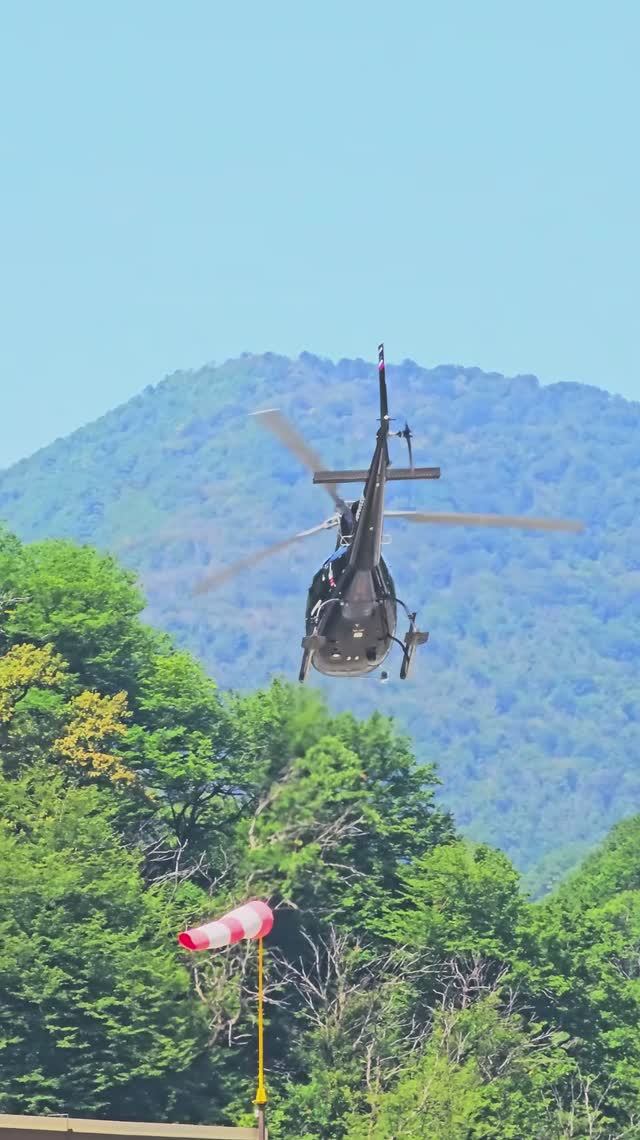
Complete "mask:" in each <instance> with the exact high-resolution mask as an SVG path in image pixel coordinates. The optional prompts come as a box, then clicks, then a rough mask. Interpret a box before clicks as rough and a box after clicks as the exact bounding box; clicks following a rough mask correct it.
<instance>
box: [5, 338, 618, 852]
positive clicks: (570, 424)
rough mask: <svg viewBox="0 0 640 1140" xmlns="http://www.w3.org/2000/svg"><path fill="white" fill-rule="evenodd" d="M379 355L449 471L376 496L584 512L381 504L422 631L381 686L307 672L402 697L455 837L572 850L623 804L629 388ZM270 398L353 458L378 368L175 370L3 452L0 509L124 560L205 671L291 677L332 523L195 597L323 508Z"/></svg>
mask: <svg viewBox="0 0 640 1140" xmlns="http://www.w3.org/2000/svg"><path fill="white" fill-rule="evenodd" d="M388 374H389V388H390V405H391V414H392V415H393V416H396V417H398V420H399V424H398V426H402V424H403V422H404V417H405V416H406V417H407V418H408V420H409V423H410V424H411V427H412V429H413V431H414V433H415V443H414V450H415V454H416V461H417V462H422V463H436V464H440V465H441V467H442V478H441V481H440V482H439V483H438V484H431V483H430V484H422V485H421V484H415V485H410V484H406V485H402V484H399V485H398V486H397V487H392V488H391V490H390V496H389V498H390V505H391V506H400V505H406V506H409V507H414V508H416V507H423V506H424V507H426V508H433V509H435V510H438V509H446V508H449V507H450V508H455V509H459V510H469V511H475V510H481V511H497V512H516V511H517V512H519V513H531V514H543V513H549V514H560V515H564V516H567V515H569V516H573V517H578V518H581V519H582V520H584V522H585V523H586V525H587V530H586V533H585V534H583V535H579V536H571V535H569V536H565V535H560V536H547V535H532V534H520V533H517V532H511V531H504V532H498V531H491V530H467V529H451V530H447V529H444V528H435V527H434V528H427V527H424V528H417V527H411V526H410V525H409V524H405V523H400V522H395V523H390V525H389V537H390V539H391V541H390V544H389V545H388V547H387V548H386V551H385V553H386V556H387V558H388V561H389V563H390V565H391V569H392V571H393V573H394V576H395V579H396V584H397V588H398V593H399V595H400V596H401V597H403V598H405V599H406V600H407V602H409V603H410V605H411V607H412V608H417V609H418V613H419V616H420V619H421V624H422V627H423V628H426V629H429V630H430V631H431V640H430V642H429V644H428V646H427V647H426V648H425V649H424V650H423V651H422V652H421V653H420V655H419V657H418V658H417V664H416V668H415V674H414V676H413V678H412V680H411V681H409V682H408V683H406V684H402V683H400V682H399V681H398V680H397V679H396V676H397V664H398V663H397V662H396V665H395V667H392V670H393V671H392V674H391V680H390V682H389V683H388V684H387V685H385V686H382V685H380V684H379V683H377V681H375V680H367V681H362V682H339V683H329V682H326V681H324V680H323V679H321V678H319V677H318V675H317V674H316V675H313V674H312V684H313V685H316V686H318V687H319V688H320V689H322V690H323V691H324V692H325V693H326V694H327V696H328V698H329V700H330V702H331V704H332V705H333V707H335V708H338V709H339V708H350V709H353V710H354V711H356V712H358V713H367V712H370V711H371V710H372V709H374V708H378V709H380V710H382V711H383V712H391V713H393V714H394V715H396V716H397V718H398V720H399V721H400V722H401V724H402V725H404V726H406V727H407V728H408V729H409V731H410V733H411V735H412V737H413V739H414V741H415V745H416V749H417V753H418V755H419V756H420V757H421V758H423V759H425V760H429V761H434V762H436V763H437V764H438V766H439V769H440V772H441V774H442V777H443V781H444V791H443V797H444V800H445V801H446V803H447V805H449V806H451V807H452V808H453V809H454V810H455V813H456V818H457V821H458V823H459V825H460V826H461V827H462V829H463V831H465V832H466V833H467V834H469V835H470V836H472V837H474V838H476V839H482V840H489V841H491V842H494V843H497V844H499V845H500V846H502V847H504V848H505V849H506V850H507V851H508V853H509V854H510V855H511V856H512V857H513V858H514V859H515V860H516V861H517V862H518V863H519V865H520V866H522V867H525V868H526V867H529V866H531V865H532V864H533V863H535V862H537V861H539V860H540V859H541V858H543V857H547V858H548V860H550V861H551V862H552V863H553V862H554V861H555V862H556V863H557V864H558V866H563V865H570V864H571V863H573V862H574V861H575V860H576V859H577V858H578V857H579V855H580V854H581V852H582V851H583V850H584V849H585V847H587V846H590V845H592V844H593V843H594V842H595V841H596V840H597V839H598V838H599V837H600V836H602V835H603V834H604V833H605V831H606V830H607V829H608V828H609V826H610V825H611V824H612V823H613V822H615V821H616V820H617V819H619V818H620V817H621V816H622V815H624V814H627V813H628V812H630V811H633V810H636V809H637V808H638V807H639V806H640V747H639V745H640V685H639V683H638V677H639V672H638V670H639V666H640V655H639V653H638V636H639V633H640V550H639V543H638V522H637V520H638V518H639V517H640V446H639V443H638V441H639V439H640V405H638V404H633V403H629V402H627V401H625V400H623V399H621V398H618V397H612V396H610V395H608V394H607V393H605V392H603V391H600V390H598V389H595V388H589V387H584V386H581V385H576V384H554V385H551V386H548V387H541V386H540V385H539V384H538V382H537V381H536V380H535V378H533V377H516V378H513V379H506V378H504V377H502V376H499V375H494V374H491V375H487V374H485V373H483V372H481V371H480V370H478V369H462V368H459V367H457V366H453V365H452V366H443V367H440V368H437V369H434V370H431V371H428V370H424V369H421V368H420V367H418V366H417V365H416V364H414V363H412V362H405V363H404V364H403V365H401V366H399V367H393V366H390V367H389V369H388ZM273 406H276V407H280V408H282V409H283V411H284V412H285V413H286V414H287V415H289V416H290V417H291V418H292V419H293V421H294V422H295V423H296V424H297V425H298V426H299V428H300V429H301V430H302V431H303V433H304V434H305V435H306V436H307V437H308V438H309V440H310V441H311V442H312V443H313V444H314V445H315V446H316V448H317V449H318V450H319V451H320V452H321V454H322V455H323V457H325V458H326V462H327V464H329V465H336V466H343V465H344V466H354V465H355V466H362V465H363V464H366V462H367V461H368V459H369V454H370V449H371V442H372V438H373V433H374V431H375V426H376V415H377V409H376V380H375V368H374V366H373V365H372V364H369V363H366V362H363V361H341V362H340V363H338V364H333V363H331V362H329V361H325V360H320V359H318V358H315V357H311V356H309V355H306V354H303V355H302V356H301V357H300V358H299V359H297V360H293V361H290V360H287V359H284V358H281V357H275V356H272V355H265V356H261V357H256V356H245V357H242V358H241V359H239V360H235V361H230V362H228V363H226V364H225V365H223V366H221V367H218V368H214V367H207V368H203V369H202V370H201V371H199V372H194V373H178V374H176V375H174V376H171V377H169V378H168V379H166V380H164V381H163V382H162V383H161V384H159V385H157V386H156V387H154V388H148V389H146V390H145V391H144V392H142V393H141V394H140V395H139V396H138V397H136V398H135V399H134V400H132V401H130V402H129V403H128V404H126V405H123V406H122V407H120V408H117V409H116V410H114V411H113V412H111V413H110V414H109V415H107V416H105V417H103V418H102V419H100V420H99V421H97V422H96V423H94V424H91V425H89V426H88V427H86V428H84V429H82V430H80V431H78V432H76V433H74V434H73V435H72V436H70V437H69V438H67V439H65V440H59V441H57V442H56V443H54V444H52V445H51V446H50V447H48V448H45V449H44V450H42V451H40V452H38V453H37V454H36V455H34V456H32V457H31V458H30V459H27V460H25V461H23V462H21V463H19V464H17V465H16V466H15V467H13V468H11V469H10V470H8V471H6V472H4V473H3V474H2V475H0V518H4V519H5V520H6V521H7V522H8V524H9V525H10V526H11V527H12V528H13V529H14V530H15V531H16V532H17V533H19V534H20V536H21V537H23V538H25V539H32V538H37V537H42V536H49V535H54V536H67V537H71V538H74V539H76V540H80V541H90V542H91V543H95V544H97V545H98V546H100V547H102V548H106V549H110V550H112V551H114V552H115V553H116V554H117V555H118V557H119V558H121V559H122V560H123V561H124V562H125V563H126V564H128V565H129V566H131V567H133V568H135V569H137V570H139V572H140V574H141V577H142V581H143V584H144V588H145V590H146V593H147V596H148V598H149V609H148V615H149V618H150V620H152V621H153V622H154V623H155V624H156V625H160V626H163V627H164V628H166V629H168V630H169V631H170V632H172V633H173V634H174V635H175V636H176V638H177V640H178V641H179V643H180V644H182V645H183V646H185V647H188V648H190V649H191V650H193V651H194V652H195V653H196V654H197V655H198V656H199V657H200V658H201V660H203V661H204V662H205V663H206V665H207V667H208V669H209V670H210V671H211V673H212V675H213V676H214V677H215V679H216V680H217V682H218V683H219V684H220V685H221V686H222V687H224V688H228V687H234V688H239V689H243V690H247V689H251V688H253V687H254V686H255V685H256V684H262V683H264V682H265V681H267V680H268V679H269V678H270V677H272V676H273V675H274V674H277V673H282V674H284V675H286V676H289V677H292V676H295V673H296V671H297V667H298V661H299V653H300V648H299V647H300V637H301V633H302V618H303V613H304V602H305V594H306V588H307V585H308V582H309V580H310V578H311V575H312V573H313V571H314V570H315V568H316V567H317V565H318V564H319V562H320V561H321V560H322V558H323V556H324V555H325V553H326V551H327V548H328V547H329V548H330V547H331V537H330V536H327V535H321V536H319V537H317V538H313V539H310V540H309V541H308V542H307V544H306V545H304V546H303V545H301V546H299V547H297V548H295V549H294V550H293V552H292V553H290V554H284V555H281V556H279V557H277V558H275V559H273V560H272V561H270V562H268V563H265V564H263V565H262V566H261V567H259V568H257V569H255V570H253V571H251V572H250V573H247V574H246V575H245V576H244V577H242V578H241V579H238V580H237V581H236V582H235V583H233V584H230V585H228V586H226V587H225V588H224V589H223V590H221V591H220V592H218V593H216V594H213V595H211V596H209V597H207V598H204V599H203V600H198V601H195V600H194V599H193V598H192V597H191V596H190V587H191V586H192V584H193V583H194V582H195V581H196V579H197V578H198V577H199V576H200V575H201V574H202V573H203V571H204V570H205V569H206V568H207V567H208V566H211V565H219V564H223V563H224V562H227V561H231V560H233V559H235V558H236V557H238V556H240V555H242V554H243V553H248V552H250V551H251V550H255V549H258V548H259V547H260V546H262V545H263V544H267V543H269V542H272V541H274V540H275V539H277V538H278V537H279V536H281V535H282V534H283V533H284V534H285V535H288V534H290V533H293V532H295V531H296V530H298V529H301V528H304V527H306V526H310V525H312V524H313V523H315V522H317V521H318V522H319V521H320V520H321V519H322V518H324V517H326V515H327V514H328V513H329V512H328V510H327V506H328V505H329V504H328V500H327V499H326V498H325V496H324V495H323V492H322V491H321V490H320V489H319V488H314V487H313V486H312V485H311V482H310V478H309V476H308V473H307V472H306V471H304V470H302V469H301V468H299V467H298V466H297V465H296V462H295V461H294V460H292V459H291V458H290V457H289V455H288V454H287V453H286V452H285V451H284V450H283V449H282V448H281V447H280V446H279V445H278V444H277V443H276V442H275V441H272V440H271V439H270V438H267V437H265V436H264V435H263V433H262V432H261V430H260V428H259V427H258V425H257V424H256V423H255V421H253V420H252V419H250V418H248V413H249V412H251V411H253V410H255V409H258V408H265V407H273ZM397 448H398V451H397V453H396V459H397V461H400V456H401V454H402V453H401V450H400V443H399V442H398V443H397ZM402 461H403V462H404V459H403V460H402ZM327 539H328V541H327ZM547 868H548V863H547Z"/></svg>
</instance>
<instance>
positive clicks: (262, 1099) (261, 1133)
mask: <svg viewBox="0 0 640 1140" xmlns="http://www.w3.org/2000/svg"><path fill="white" fill-rule="evenodd" d="M253 1103H254V1104H255V1105H256V1106H257V1109H258V1140H265V1138H266V1135H267V1133H266V1129H265V1119H264V1114H265V1106H266V1103H267V1090H266V1087H265V1083H264V947H263V944H262V938H259V939H258V1088H257V1090H256V1097H255V1100H254V1102H253Z"/></svg>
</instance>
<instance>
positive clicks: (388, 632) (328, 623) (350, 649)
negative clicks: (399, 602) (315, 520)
mask: <svg viewBox="0 0 640 1140" xmlns="http://www.w3.org/2000/svg"><path fill="white" fill-rule="evenodd" d="M396 625H397V606H396V596H395V589H394V585H393V580H392V578H391V575H390V573H389V570H388V568H387V566H386V563H385V562H384V561H383V559H380V560H379V562H378V564H377V565H376V566H373V567H371V568H370V569H357V568H355V567H353V566H350V565H349V551H348V547H346V546H339V547H338V548H337V550H336V551H335V553H334V554H333V555H332V557H331V558H329V559H327V561H326V562H325V563H324V565H323V566H322V567H321V568H320V570H319V571H318V573H317V574H316V575H315V577H314V579H313V583H312V585H311V589H310V590H309V596H308V599H307V614H306V629H307V634H308V635H313V633H314V632H315V633H316V636H317V639H318V646H317V648H316V649H315V651H314V653H313V658H312V664H313V666H314V668H315V669H317V670H318V672H320V673H326V674H328V675H329V676H340V677H344V676H352V677H357V676H362V675H364V674H366V673H371V672H372V671H373V670H374V669H377V668H378V667H379V666H380V665H381V664H382V662H383V661H384V659H385V657H386V656H387V655H388V653H389V651H390V649H391V646H392V644H393V638H394V636H395V632H396Z"/></svg>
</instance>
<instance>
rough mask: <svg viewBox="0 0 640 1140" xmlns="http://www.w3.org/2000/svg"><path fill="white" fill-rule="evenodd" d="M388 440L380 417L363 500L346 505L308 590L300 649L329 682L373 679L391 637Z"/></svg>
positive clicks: (393, 624) (393, 621) (394, 612)
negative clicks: (385, 552)
mask: <svg viewBox="0 0 640 1140" xmlns="http://www.w3.org/2000/svg"><path fill="white" fill-rule="evenodd" d="M388 434H389V422H388V417H386V418H385V417H384V416H382V417H381V423H380V429H379V431H378V435H377V440H376V447H375V451H374V454H373V458H372V460H371V466H370V467H369V471H368V474H367V480H366V483H365V487H364V492H363V495H362V498H361V499H359V500H358V501H357V502H355V503H352V504H351V505H348V504H346V503H345V504H344V510H343V511H342V514H341V517H340V528H339V535H338V542H337V546H336V549H335V551H334V552H333V554H332V555H331V557H330V558H328V559H327V561H326V562H325V563H324V565H323V566H322V567H321V568H320V570H319V571H318V573H317V574H316V575H315V577H314V579H313V582H312V585H311V589H310V590H309V595H308V599H307V612H306V637H305V639H304V641H303V645H304V646H305V649H307V650H309V651H310V652H311V654H312V656H311V664H312V665H313V666H314V668H315V669H317V670H318V671H319V672H320V673H326V674H329V675H330V676H340V677H344V676H352V677H357V676H361V675H364V674H366V673H371V672H372V671H373V670H374V669H377V668H378V667H379V665H380V664H381V663H382V662H383V661H384V659H385V657H386V656H387V654H388V653H389V651H390V649H391V646H392V644H393V639H394V637H395V632H396V624H397V607H396V595H395V589H394V585H393V580H392V578H391V575H390V573H389V570H388V568H387V566H386V564H385V562H384V561H383V559H382V557H381V554H380V548H381V545H382V529H383V525H384V493H385V483H386V473H387V467H388V463H389V455H388V447H387V438H388Z"/></svg>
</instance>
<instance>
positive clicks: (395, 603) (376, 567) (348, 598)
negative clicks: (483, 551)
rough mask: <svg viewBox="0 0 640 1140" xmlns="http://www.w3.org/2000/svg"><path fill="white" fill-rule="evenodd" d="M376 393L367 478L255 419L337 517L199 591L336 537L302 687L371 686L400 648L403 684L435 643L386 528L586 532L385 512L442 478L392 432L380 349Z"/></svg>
mask: <svg viewBox="0 0 640 1140" xmlns="http://www.w3.org/2000/svg"><path fill="white" fill-rule="evenodd" d="M378 385H379V400H380V418H379V427H378V429H377V433H376V440H375V447H374V450H373V456H372V459H371V462H370V464H369V467H368V468H367V469H363V470H353V471H352V470H344V471H332V470H328V469H326V468H324V467H323V465H322V461H321V460H320V458H319V457H318V456H317V455H316V453H315V451H314V450H313V449H312V448H311V447H309V445H308V444H307V443H306V442H305V440H304V439H303V438H302V437H301V436H300V435H299V433H298V432H297V431H296V429H295V428H294V427H293V426H292V425H291V424H290V423H289V422H288V421H287V420H286V419H285V417H284V416H283V415H282V414H281V413H280V412H279V411H278V410H277V409H273V408H272V409H267V410H265V411H262V412H254V413H252V414H253V415H254V416H255V417H256V419H257V420H258V421H259V422H260V423H261V424H262V426H263V427H265V428H267V429H268V430H269V431H271V432H272V433H273V434H274V435H275V436H276V437H277V438H278V439H279V440H280V442H281V443H282V444H284V445H285V447H287V448H288V449H289V450H290V451H291V452H292V453H293V454H294V455H295V456H296V457H297V458H298V459H299V460H300V461H301V462H302V463H303V464H304V465H305V466H306V467H307V468H308V469H309V470H310V471H311V473H312V475H313V482H314V484H318V485H319V486H322V487H324V489H325V491H326V492H327V493H328V494H329V496H330V498H331V500H332V502H333V504H334V508H335V510H334V514H333V515H332V516H331V517H330V518H328V519H326V520H325V521H324V522H322V523H320V524H319V525H317V526H314V527H311V528H310V529H309V530H303V531H300V532H298V534H295V535H292V536H291V537H290V538H285V539H283V540H281V541H280V542H277V543H274V544H273V545H272V546H269V547H267V548H266V549H264V550H261V551H258V552H257V553H256V554H252V555H250V556H249V557H248V558H244V559H242V560H240V561H238V562H235V563H233V564H232V565H231V566H227V567H225V568H224V569H222V570H220V571H217V572H214V573H213V574H210V575H208V576H207V577H206V578H205V579H203V580H202V581H201V582H200V583H199V585H198V586H197V587H196V589H195V591H194V593H196V594H203V593H206V592H208V591H209V590H211V589H214V588H216V587H218V586H220V585H222V584H223V582H226V581H228V580H229V579H230V578H232V577H234V576H235V575H236V574H237V573H239V572H240V571H242V570H244V569H247V568H249V567H251V566H254V565H256V564H257V563H258V562H261V561H262V560H263V559H264V558H267V557H269V556H270V555H272V554H277V553H278V552H279V551H282V550H286V549H287V548H288V547H290V546H292V545H293V544H294V543H297V542H299V541H300V540H302V539H304V538H307V537H309V536H311V535H314V534H318V533H319V532H320V531H323V530H328V529H333V528H336V530H337V538H336V544H335V548H334V550H333V552H332V553H331V554H330V555H329V557H328V558H326V559H325V561H324V562H323V563H322V566H321V567H320V569H319V570H318V571H317V573H316V574H315V575H314V577H313V580H312V582H311V586H310V588H309V591H308V595H307V605H306V612H305V633H304V636H303V638H302V661H301V664H300V671H299V674H298V680H299V681H300V682H304V681H305V680H306V679H307V676H308V673H309V669H310V667H311V666H312V665H313V667H314V669H316V670H317V671H318V672H319V673H323V674H326V675H328V676H332V677H362V676H365V675H367V674H369V673H372V672H373V671H374V670H376V669H378V668H379V667H380V666H381V665H382V664H383V663H384V662H385V660H386V658H387V657H388V655H389V653H390V652H391V649H392V647H393V645H394V644H395V645H397V646H398V647H399V648H400V651H401V654H402V659H401V665H400V679H401V680H406V678H407V677H408V676H409V673H410V669H411V665H412V661H413V657H414V654H415V651H416V649H417V647H418V646H420V645H424V644H425V643H426V641H427V640H428V638H429V634H428V633H426V632H423V631H421V630H419V629H418V627H417V625H416V619H417V614H416V612H414V611H411V610H410V609H409V608H408V607H407V605H406V604H405V602H403V601H402V599H400V598H399V597H398V596H397V593H396V589H395V585H394V582H393V579H392V577H391V574H390V572H389V568H388V566H387V564H386V562H385V561H384V559H383V558H382V555H381V546H382V539H383V529H384V521H385V519H388V518H397V519H406V520H408V521H410V522H414V523H432V524H438V523H439V524H454V525H455V524H457V525H466V526H489V527H520V528H524V529H529V530H547V531H573V532H579V531H582V530H583V529H584V528H583V526H582V524H581V523H579V522H574V521H572V520H569V519H549V518H527V517H525V516H515V515H489V514H460V513H451V512H448V513H433V512H431V513H429V512H425V511H408V510H385V489H386V485H387V483H389V482H394V481H397V480H421V479H439V478H440V468H439V467H415V466H414V463H413V448H412V443H411V440H412V438H413V436H412V432H411V429H410V428H409V425H408V424H407V423H406V422H405V426H404V428H403V429H402V430H401V431H397V432H395V431H393V432H392V431H391V419H390V417H389V409H388V399H387V382H386V368H385V358H384V345H383V344H380V345H379V346H378ZM391 437H395V438H399V439H404V440H405V442H406V444H407V449H408V459H409V466H408V467H394V466H393V464H392V462H391V459H390V456H389V440H390V438H391ZM350 483H356V484H363V485H364V486H363V491H362V493H361V495H360V496H359V498H357V499H355V500H351V499H345V498H343V497H342V495H341V494H340V491H339V487H340V486H341V485H343V484H350ZM398 607H400V608H401V609H402V610H403V611H404V612H405V614H406V616H407V620H408V628H407V631H406V633H405V635H404V638H403V639H402V640H400V638H398V637H397V636H396V630H397V624H398ZM381 676H382V679H386V678H387V676H388V674H387V673H386V672H383V673H382V674H381Z"/></svg>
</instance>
